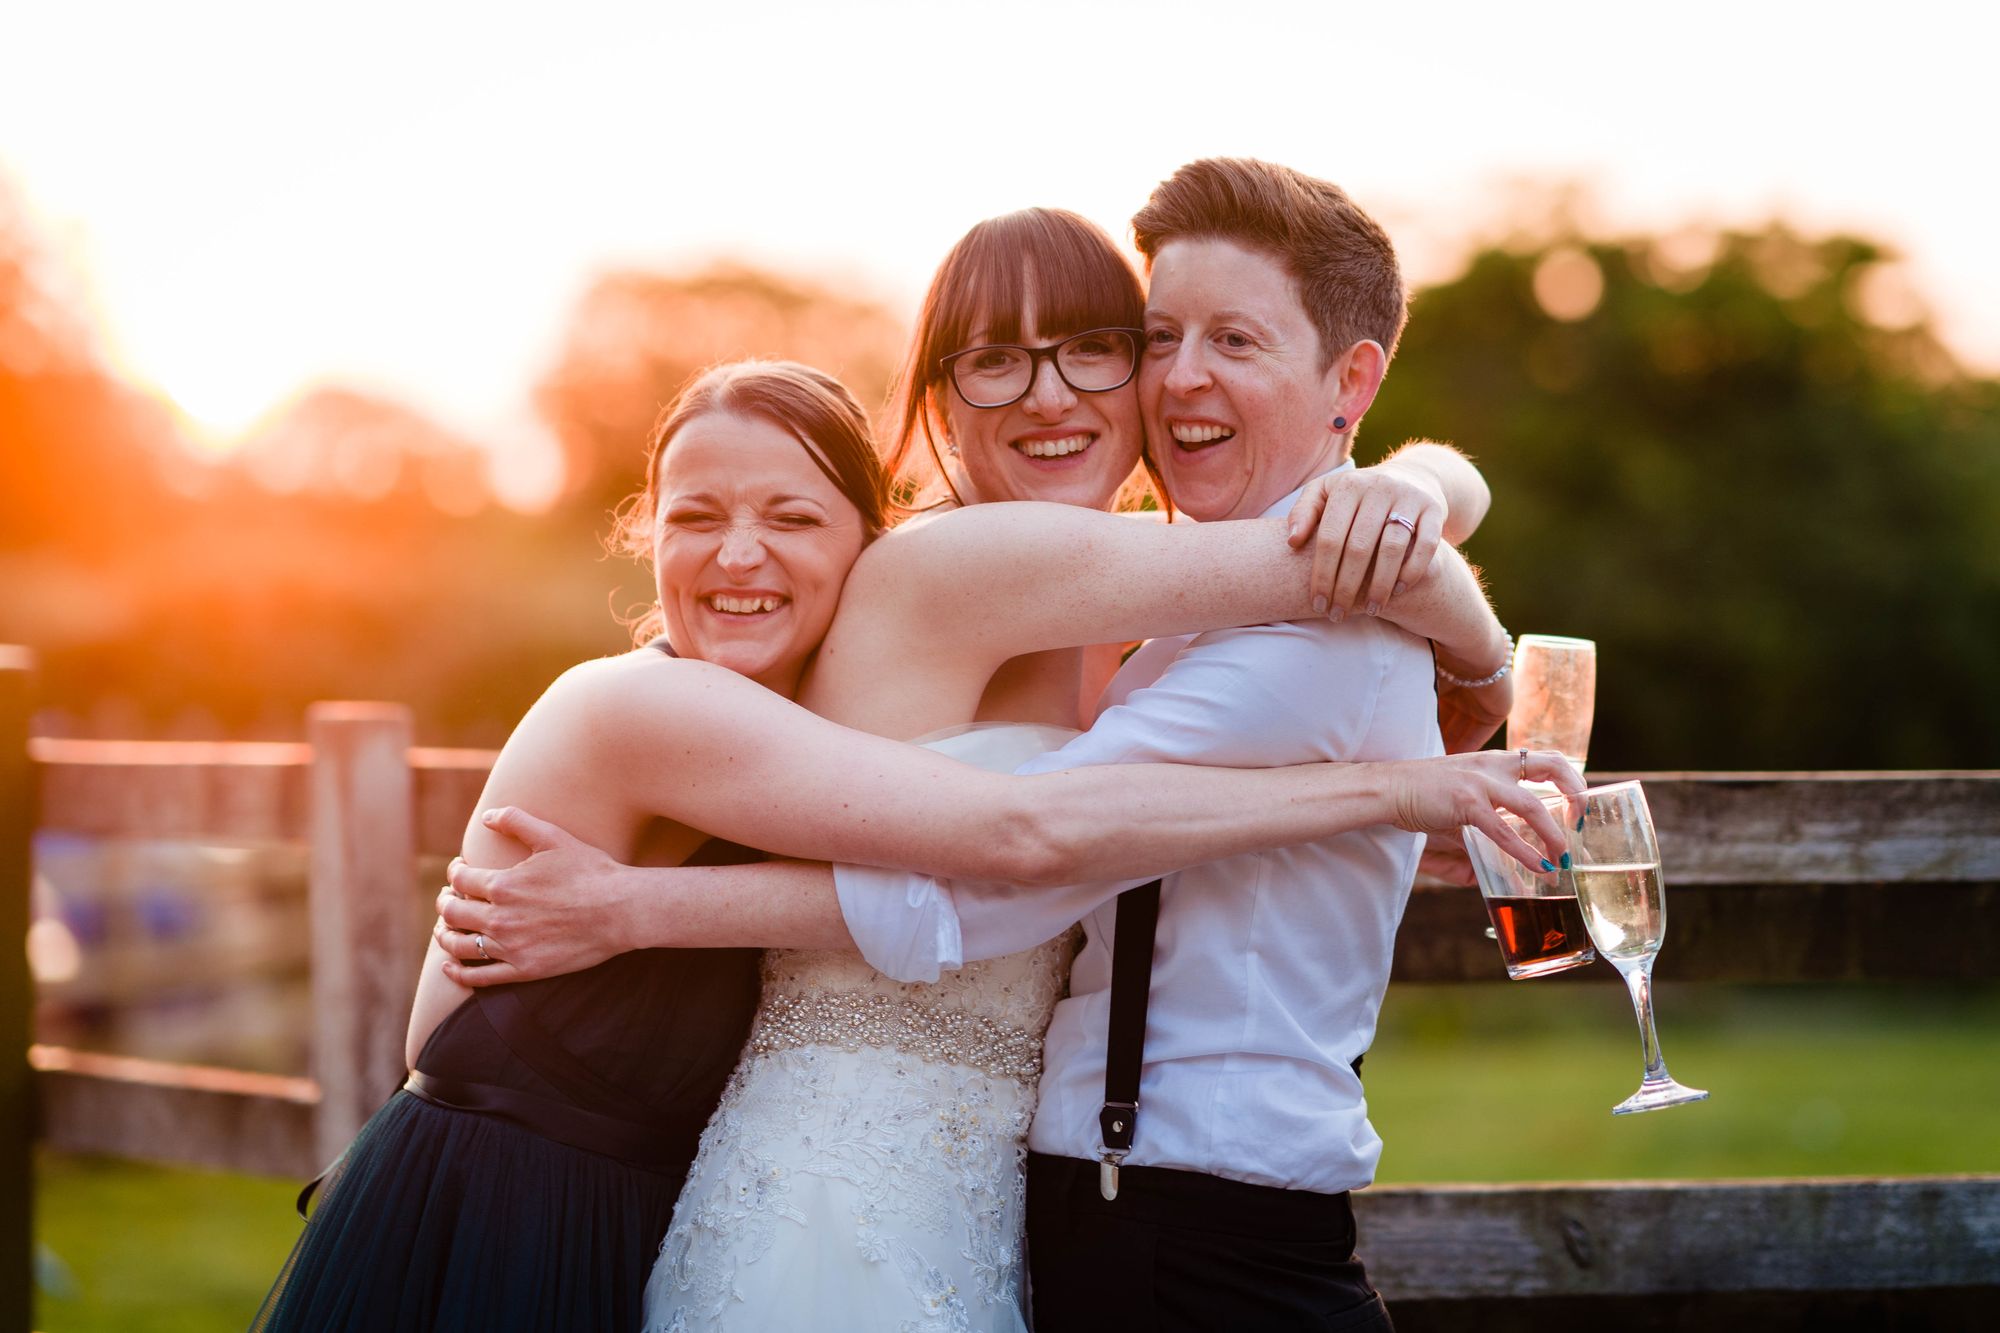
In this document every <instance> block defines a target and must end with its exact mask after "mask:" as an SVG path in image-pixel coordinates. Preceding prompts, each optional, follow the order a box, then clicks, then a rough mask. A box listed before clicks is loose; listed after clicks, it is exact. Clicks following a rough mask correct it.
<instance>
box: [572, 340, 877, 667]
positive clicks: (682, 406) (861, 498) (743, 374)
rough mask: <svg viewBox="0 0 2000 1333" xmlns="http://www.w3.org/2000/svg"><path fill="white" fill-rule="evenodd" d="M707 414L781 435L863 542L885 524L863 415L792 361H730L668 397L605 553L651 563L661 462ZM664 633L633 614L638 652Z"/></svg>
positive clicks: (651, 614) (644, 615)
mask: <svg viewBox="0 0 2000 1333" xmlns="http://www.w3.org/2000/svg"><path fill="white" fill-rule="evenodd" d="M711 412H719V413H734V414H736V415H738V416H749V417H761V418H763V419H764V420H766V421H769V422H771V423H772V424H773V425H776V426H777V427H778V428H779V429H781V430H784V431H787V432H789V433H790V434H791V436H792V438H794V439H796V440H797V441H798V442H799V447H800V448H801V449H803V450H805V452H806V457H808V458H810V459H812V461H813V465H814V466H815V467H817V468H818V469H819V470H820V471H821V472H822V473H823V474H825V476H826V479H827V480H828V481H830V482H832V483H833V484H834V486H835V487H837V488H838V489H839V491H840V493H841V494H842V495H844V496H846V497H847V499H848V502H849V503H851V504H852V505H853V506H854V507H855V508H856V509H858V510H860V511H861V524H862V530H863V532H864V534H865V540H867V541H873V540H875V538H876V537H878V536H880V535H881V533H882V529H883V528H884V527H886V526H887V525H888V521H889V507H890V506H889V474H888V472H887V471H886V470H885V469H884V468H883V466H882V456H881V454H880V453H878V452H877V451H876V448H875V436H874V433H873V432H872V431H870V430H869V428H868V414H867V413H866V412H864V411H862V410H861V404H859V403H857V402H855V401H854V395H853V394H851V393H849V392H848V391H847V386H846V385H844V384H842V383H841V382H840V381H839V380H837V379H835V378H834V377H833V376H831V375H829V374H827V373H826V372H825V371H823V370H815V369H813V368H812V367H811V366H805V365H800V364H799V363H798V362H796V361H763V360H756V359H751V360H746V361H731V362H728V363H726V364H724V365H719V366H711V367H710V368H709V369H707V370H704V371H702V372H701V373H700V374H698V375H696V376H695V377H694V378H693V379H691V380H689V381H688V382H687V383H686V384H685V385H683V386H682V388H681V391H680V392H679V393H678V394H675V395H674V400H673V401H672V402H671V403H668V404H667V406H666V410H665V411H663V412H661V413H660V419H659V420H658V421H657V422H655V423H654V425H653V433H652V435H651V436H650V437H649V438H648V439H647V442H646V484H645V487H644V489H642V490H640V491H639V492H638V493H637V494H634V495H632V496H630V497H628V498H627V499H626V500H625V502H624V503H623V504H621V505H619V506H618V514H617V517H616V519H615V520H614V526H613V528H612V532H611V536H610V538H609V540H608V541H607V543H606V544H607V545H608V546H610V548H611V549H612V550H613V551H615V552H616V553H618V554H620V555H629V556H631V557H633V558H634V559H637V560H640V561H647V562H650V561H651V559H652V556H653V524H654V519H655V517H656V515H657V511H658V508H659V500H660V460H661V458H662V456H663V455H665V453H666V452H667V447H668V446H669V445H671V444H672V443H673V442H674V436H676V435H678V434H680V432H681V430H682V428H683V427H685V426H686V425H687V424H688V422H690V421H693V420H694V419H695V418H696V417H699V416H706V415H708V414H709V413H711ZM663 626H664V620H663V618H662V615H661V612H660V608H659V605H658V604H657V603H655V604H654V605H653V606H652V607H650V608H649V609H647V610H645V611H643V612H640V613H639V618H638V619H637V620H636V621H634V622H633V623H632V642H634V643H635V644H644V643H646V642H647V641H649V640H650V639H652V638H653V637H654V636H655V635H657V634H658V633H660V631H661V629H662V628H663Z"/></svg>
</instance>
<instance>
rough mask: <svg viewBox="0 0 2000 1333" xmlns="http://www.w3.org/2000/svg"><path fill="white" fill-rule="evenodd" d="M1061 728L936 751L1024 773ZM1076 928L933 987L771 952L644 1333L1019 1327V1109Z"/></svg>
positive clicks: (847, 957) (1023, 1155)
mask: <svg viewBox="0 0 2000 1333" xmlns="http://www.w3.org/2000/svg"><path fill="white" fill-rule="evenodd" d="M1068 734H1069V733H1053V734H1052V729H1049V728H1029V727H1005V728H986V727H982V728H978V729H973V730H970V731H969V732H967V733H961V734H960V735H959V736H956V737H953V738H951V740H948V741H945V742H943V743H937V744H936V745H935V748H938V749H942V750H945V751H946V752H947V753H952V754H954V755H955V756H956V757H958V758H961V759H965V760H966V761H967V762H971V763H976V764H982V765H983V766H986V767H994V768H1003V769H1012V768H1013V767H1015V766H1016V765H1018V764H1019V763H1020V762H1022V761H1023V760H1024V759H1026V758H1027V757H1028V756H1029V755H1032V754H1036V753H1040V752H1041V751H1042V750H1044V749H1048V748H1051V746H1052V745H1053V744H1059V743H1060V742H1061V740H1062V739H1063V738H1064V737H1065V736H1066V735H1068ZM1074 952H1075V937H1074V935H1073V934H1072V935H1070V936H1067V937H1065V938H1064V939H1062V940H1058V941H1052V942H1051V943H1049V944H1045V945H1043V946H1041V947H1040V948H1037V949H1031V950H1027V951H1024V952H1022V953H1019V954H1014V955H1011V956H1009V957H1007V958H999V959H994V960H992V961H991V962H982V963H974V964H971V965H969V966H967V967H964V968H962V969H960V970H959V971H957V972H955V973H950V974H947V975H946V976H945V977H944V978H943V979H941V980H940V981H939V982H938V983H937V984H936V985H931V986H922V985H912V984H906V983H901V982H896V981H891V980H889V979H888V978H886V977H883V976H881V975H880V974H878V973H876V972H875V971H874V970H873V969H872V968H870V967H868V965H867V964H866V963H864V962H862V961H861V960H860V959H858V958H856V957H854V956H853V955H852V954H846V953H812V952H790V951H774V952H772V953H769V954H767V955H766V956H765V960H764V998H763V1003H762V1005H761V1006H760V1008H759V1010H758V1015H757V1020H756V1024H755V1026H754V1027H753V1028H752V1031H751V1036H750V1041H749V1044H748V1046H747V1047H746V1049H745V1052H744V1055H743V1060H742V1062H741V1063H740V1064H739V1065H738V1066H737V1068H736V1072H735V1073H734V1074H733V1075H732V1076H731V1078H730V1082H729V1086H728V1088H727V1090H726V1091H725V1092H724V1093H723V1097H722V1104H721V1106H720V1107H719V1108H718V1109H717V1111H716V1114H715V1118H714V1119H713V1120H711V1121H710V1122H709V1125H708V1128H707V1129H706V1130H705V1131H704V1132H703V1133H702V1137H701V1146H700V1149H699V1151H698V1152H697V1154H696V1157H695V1163H694V1166H693V1167H692V1168H691V1170H690V1172H689V1175H688V1181H687V1186H686V1188H685V1189H684V1190H683V1191H682V1193H681V1197H680V1202H679V1203H678V1204H677V1205H676V1207H675V1211H674V1220H673V1224H672V1226H671V1227H669V1229H668V1232H667V1237H666V1240H665V1242H664V1243H663V1244H662V1246H661V1248H660V1257H659V1261H658V1262H657V1263H656V1264H655V1265H654V1267H653V1273H652V1278H651V1280H650V1282H649V1283H648V1284H647V1287H646V1304H645V1309H646V1322H645V1327H646V1328H647V1329H648V1330H675V1331H676V1333H685V1331H687V1330H695V1329H703V1330H708V1329H742V1330H750V1329H808V1328H826V1329H868V1330H877V1329H881V1330H899V1331H906V1333H933V1331H935V1333H971V1331H972V1330H990V1331H992V1333H1023V1330H1025V1329H1026V1326H1027V1325H1026V1321H1025V1317H1024V1314H1023V1297H1024V1292H1023V1278H1024V1267H1023V1253H1022V1246H1023V1223H1024V1207H1025V1201H1026V1174H1025V1171H1026V1161H1027V1133H1028V1123H1029V1121H1030V1119H1031V1118H1032V1117H1033V1114H1034V1106H1035V1085H1036V1080H1037V1079H1038V1077H1039V1076H1040V1072H1041V1049H1042V1033H1043V1031H1044V1029H1046V1028H1047V1026H1048V1021H1049V1016H1050V1014H1051V1012H1052V1011H1053V1010H1054V1007H1055V1003H1056V1001H1057V999H1059V998H1060V997H1061V994H1062V991H1063V988H1064V985H1065V983H1066V981H1067V978H1068V974H1069V961H1070V958H1071V956H1072V955H1073V954H1074Z"/></svg>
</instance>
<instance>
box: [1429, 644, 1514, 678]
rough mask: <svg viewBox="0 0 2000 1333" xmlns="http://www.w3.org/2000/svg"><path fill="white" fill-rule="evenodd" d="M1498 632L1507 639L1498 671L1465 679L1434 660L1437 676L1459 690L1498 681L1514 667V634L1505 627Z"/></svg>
mask: <svg viewBox="0 0 2000 1333" xmlns="http://www.w3.org/2000/svg"><path fill="white" fill-rule="evenodd" d="M1500 634H1501V636H1502V637H1503V638H1505V639H1506V640H1507V655H1506V656H1505V657H1502V658H1501V659H1500V669H1499V670H1498V671H1496V672H1494V673H1493V674H1492V675H1490V676H1481V677H1480V678H1479V679H1478V680H1467V679H1466V678H1465V677H1463V676H1454V675H1452V674H1451V672H1449V671H1447V670H1445V667H1444V663H1442V662H1434V663H1433V665H1435V666H1436V667H1437V673H1438V678H1439V679H1441V680H1442V681H1444V683H1445V684H1447V685H1456V686H1458V688H1459V689H1461V690H1479V689H1484V688H1486V687H1487V686H1488V685H1493V684H1496V683H1498V682H1499V680H1500V678H1501V677H1503V676H1505V675H1506V674H1507V673H1508V672H1509V671H1512V670H1513V669H1514V636H1513V635H1511V634H1509V633H1507V631H1506V630H1505V629H1502V630H1501V631H1500Z"/></svg>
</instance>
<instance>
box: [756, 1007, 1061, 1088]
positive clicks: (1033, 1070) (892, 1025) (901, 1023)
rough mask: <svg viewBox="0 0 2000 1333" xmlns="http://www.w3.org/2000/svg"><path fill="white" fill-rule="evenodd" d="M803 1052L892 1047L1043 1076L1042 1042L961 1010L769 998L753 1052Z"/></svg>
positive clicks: (1007, 1074) (996, 1072) (999, 1071)
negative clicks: (804, 1049)
mask: <svg viewBox="0 0 2000 1333" xmlns="http://www.w3.org/2000/svg"><path fill="white" fill-rule="evenodd" d="M801 1046H838V1047H840V1048H841V1049H842V1050H847V1051H858V1050H861V1049H863V1048H865V1047H889V1048H891V1049H894V1050H898V1051H903V1052H906V1053H907V1054H910V1055H914V1056H917V1057H919V1058H920V1059H924V1060H936V1061H940V1062H942V1063H945V1064H954V1065H964V1066H966V1067H968V1068H971V1069H977V1070H979V1071H980V1072H981V1073H984V1074H990V1075H992V1076H994V1077H995V1078H1009V1079H1021V1080H1024V1081H1028V1082H1032V1081H1033V1080H1035V1079H1036V1078H1039V1077H1040V1076H1041V1072H1042V1039H1041V1037H1040V1036H1039V1035H1037V1034H1035V1033H1033V1032H1030V1031H1028V1030H1027V1029H1026V1028H1019V1027H1015V1026H1014V1025H1013V1024H1011V1023H1001V1022H997V1021H995V1020H993V1019H991V1018H986V1017H983V1016H982V1015H979V1014H969V1013H966V1012H965V1011H964V1010H962V1009H948V1008H946V1007H945V1006H943V1005H939V1004H925V1003H923V1002H921V1001H918V1000H912V999H909V998H907V997H903V996H892V995H854V994H820V995H766V996H765V997H764V1005H763V1008H762V1010H761V1011H760V1012H759V1013H758V1015H757V1025H756V1027H755V1028H753V1029H752V1030H751V1032H750V1043H749V1049H750V1050H752V1051H754V1052H756V1053H757V1054H759V1055H763V1054H766V1053H768V1052H771V1051H784V1050H796V1049H798V1048H799V1047H801Z"/></svg>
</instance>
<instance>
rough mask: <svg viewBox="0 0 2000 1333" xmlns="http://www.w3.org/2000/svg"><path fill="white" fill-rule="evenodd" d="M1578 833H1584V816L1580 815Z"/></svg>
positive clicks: (1577, 818) (1577, 823) (1577, 820)
mask: <svg viewBox="0 0 2000 1333" xmlns="http://www.w3.org/2000/svg"><path fill="white" fill-rule="evenodd" d="M1576 831H1577V832H1578V833H1581V832H1583V816H1582V815H1578V816H1577V817H1576Z"/></svg>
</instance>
